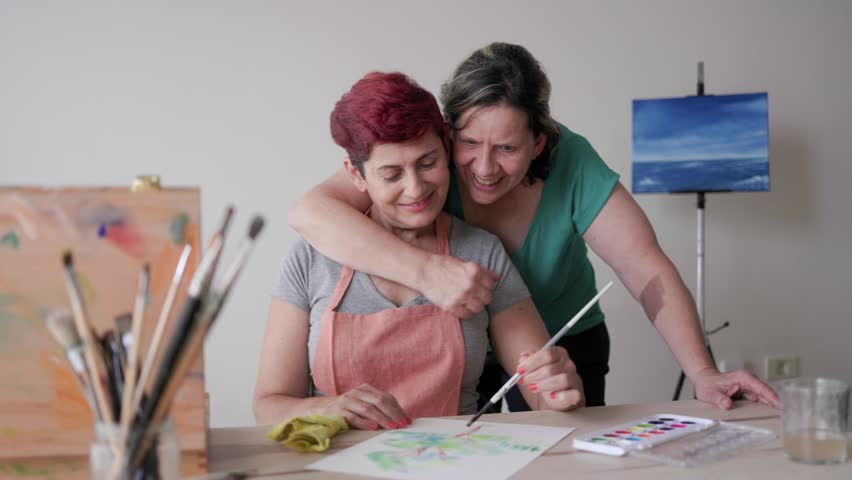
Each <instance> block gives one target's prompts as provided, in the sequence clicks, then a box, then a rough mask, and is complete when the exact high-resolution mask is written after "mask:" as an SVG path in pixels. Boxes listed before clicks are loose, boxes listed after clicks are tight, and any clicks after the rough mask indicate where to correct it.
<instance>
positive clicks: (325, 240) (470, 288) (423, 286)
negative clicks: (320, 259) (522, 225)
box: [288, 168, 498, 318]
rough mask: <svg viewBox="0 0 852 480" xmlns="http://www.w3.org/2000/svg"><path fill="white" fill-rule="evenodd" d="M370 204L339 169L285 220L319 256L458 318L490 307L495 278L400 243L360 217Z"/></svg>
mask: <svg viewBox="0 0 852 480" xmlns="http://www.w3.org/2000/svg"><path fill="white" fill-rule="evenodd" d="M370 204H371V202H370V197H369V195H368V194H366V193H364V192H361V191H359V190H358V189H356V188H355V187H354V186H353V185H352V182H351V181H350V179H349V176H348V173H347V172H346V169H345V168H341V169H340V170H339V171H338V172H337V173H335V174H334V175H333V176H331V177H329V178H328V179H326V180H325V181H324V182H322V183H320V184H319V185H317V186H315V187H314V188H312V189H311V190H310V191H308V192H307V193H306V194H305V195H304V196H303V197H302V198H301V200H299V202H298V203H297V204H296V206H295V207H293V208H292V209H291V210H290V214H289V217H288V221H289V223H290V226H291V227H292V228H293V229H294V230H296V231H297V232H299V234H301V235H302V237H304V238H305V240H307V241H308V243H310V244H311V245H312V246H313V247H314V248H316V249H317V250H319V251H320V252H321V253H322V254H323V255H325V256H327V257H329V258H331V259H333V260H335V261H337V262H339V263H342V264H344V265H346V266H349V267H350V268H352V269H354V270H358V271H361V272H365V273H369V274H371V275H377V276H379V277H382V278H386V279H388V280H392V281H394V282H397V283H400V284H403V285H405V286H407V287H409V288H412V289H414V290H417V291H418V292H421V293H422V294H423V295H424V296H425V297H426V298H428V299H429V300H430V301H431V302H432V303H434V304H435V305H438V306H439V307H441V308H443V309H445V310H447V311H449V312H451V313H452V314H454V315H455V316H457V317H459V318H467V317H469V316H470V315H472V314H474V313H476V312H478V311H480V310H482V309H483V307H484V305H487V304H488V303H490V301H491V291H492V289H493V288H494V285H495V284H496V282H497V280H498V277H497V276H496V275H495V274H494V273H492V272H490V271H489V270H487V269H485V268H483V267H481V266H479V265H478V264H476V263H473V262H466V261H463V260H459V259H457V258H453V257H450V256H448V255H441V254H439V253H432V252H427V251H425V250H421V249H419V248H417V247H415V246H412V245H411V244H409V243H406V242H404V241H403V240H400V239H399V238H397V237H396V236H394V235H393V234H392V233H391V232H389V231H388V230H386V229H384V228H382V227H381V226H379V225H377V224H376V223H375V222H373V221H370V219H368V218H367V217H366V216H365V215H363V214H362V213H361V212H363V211H365V210H366V209H367V208H369V206H370ZM340 239H346V241H340Z"/></svg>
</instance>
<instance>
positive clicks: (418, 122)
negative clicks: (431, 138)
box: [331, 72, 444, 173]
mask: <svg viewBox="0 0 852 480" xmlns="http://www.w3.org/2000/svg"><path fill="white" fill-rule="evenodd" d="M429 129H432V130H434V131H435V134H436V135H438V137H439V138H441V139H443V138H444V119H443V117H442V116H441V109H440V108H439V107H438V101H437V100H435V97H434V96H433V95H432V94H431V93H429V92H428V91H427V90H426V89H424V88H423V87H421V86H420V85H418V84H417V82H415V81H414V80H412V79H410V78H408V77H407V76H405V75H403V74H402V73H399V72H394V73H384V72H371V73H368V74H367V75H365V76H364V78H362V79H361V80H358V81H357V82H355V85H352V88H351V89H350V90H349V91H348V92H346V93H345V94H344V95H343V96H342V97H341V98H340V100H339V101H338V102H337V104H335V106H334V110H333V111H332V112H331V136H332V138H334V143H336V144H338V145H340V146H341V147H343V149H344V150H346V153H347V154H349V159H350V161H351V162H352V163H353V164H354V165H355V166H356V167H358V169H359V170H361V173H363V169H362V168H363V167H362V164H363V163H364V162H365V161H367V159H369V158H370V152H371V151H372V148H373V146H374V145H376V144H382V143H408V142H413V141H416V140H419V139H420V138H422V137H423V135H425V134H426V132H427V131H429Z"/></svg>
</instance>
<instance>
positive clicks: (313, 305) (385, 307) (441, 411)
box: [254, 72, 584, 430]
mask: <svg viewBox="0 0 852 480" xmlns="http://www.w3.org/2000/svg"><path fill="white" fill-rule="evenodd" d="M331 134H332V137H333V138H334V141H335V142H336V143H337V144H338V145H340V146H341V147H343V148H344V149H345V150H346V152H347V154H348V157H347V158H346V160H345V161H344V166H345V169H346V171H347V174H348V177H349V179H350V181H351V182H352V185H353V186H354V188H355V189H357V190H358V191H359V192H361V193H363V194H366V195H368V196H369V197H370V201H371V204H372V206H371V207H370V208H369V210H367V212H365V216H366V217H367V218H369V220H370V221H372V222H374V223H375V224H377V225H378V226H380V227H381V228H383V229H385V230H387V231H388V232H390V233H391V234H392V235H394V236H395V237H396V238H398V239H400V240H401V241H402V242H404V243H406V244H408V245H410V246H411V248H417V249H422V250H426V251H430V252H435V253H438V254H443V255H451V256H453V257H456V258H459V259H461V260H463V261H466V262H472V263H475V264H478V265H481V266H482V267H483V268H487V269H489V270H491V271H493V272H495V273H496V274H497V277H498V279H497V281H496V283H495V286H494V287H493V288H492V289H491V291H490V292H489V293H488V295H489V296H490V297H491V298H489V300H490V301H489V302H488V306H487V307H486V308H485V309H483V310H481V311H480V312H478V313H476V314H474V315H473V316H471V317H469V318H466V319H465V320H459V318H458V317H457V316H455V315H453V314H451V313H449V312H447V311H445V310H442V309H441V308H440V307H438V306H436V305H434V304H432V303H431V302H430V301H429V300H427V299H426V298H425V297H423V296H422V295H421V294H420V292H417V291H415V290H413V289H411V288H409V287H407V286H405V285H403V284H400V283H397V282H393V281H390V280H387V279H385V278H382V277H379V276H375V275H369V274H367V273H364V272H360V271H354V270H352V269H351V268H348V267H345V266H343V265H341V264H340V263H338V262H337V261H335V260H334V259H332V258H329V257H326V256H324V255H322V254H321V253H319V252H318V251H317V250H315V249H314V248H313V247H311V246H310V245H309V244H308V243H307V242H306V241H304V240H302V239H300V240H299V241H298V242H297V243H296V244H295V245H294V246H293V247H292V249H291V250H290V252H289V254H288V256H287V257H286V258H285V260H284V264H283V266H282V268H281V274H280V277H279V281H278V283H277V285H276V287H275V291H274V294H273V299H272V303H271V306H270V311H269V316H268V319H267V326H266V335H265V337H264V343H263V350H262V353H261V361H260V371H259V374H258V381H257V386H256V389H255V396H254V412H255V417H256V419H257V421H258V423H260V424H266V423H274V422H279V421H281V420H282V419H285V418H288V417H293V416H298V415H305V414H312V413H319V414H323V415H342V416H343V417H344V418H345V419H346V420H347V422H348V423H349V425H350V426H352V427H355V428H364V429H373V430H375V429H378V428H401V427H405V426H407V425H408V424H409V423H410V422H411V421H412V418H417V417H431V416H446V415H459V414H473V413H475V412H476V410H477V400H478V394H477V384H478V382H479V378H480V375H481V373H482V370H483V365H484V362H485V356H486V352H487V350H488V345H489V340H490V343H491V345H492V346H493V350H494V354H495V356H496V358H497V359H498V360H499V362H500V364H501V365H502V367H503V368H505V369H506V370H509V371H518V372H519V373H521V374H523V377H522V380H521V382H520V383H521V384H522V388H521V392H522V394H523V396H524V398H525V400H526V401H527V402H528V403H529V404H530V405H531V406H532V407H533V408H539V409H545V408H546V409H555V410H569V409H572V408H576V407H578V406H582V405H583V403H584V397H583V393H582V382H581V380H580V377H579V376H578V375H577V373H576V370H575V368H574V364H573V363H572V362H571V360H570V359H569V358H568V354H567V352H566V351H565V349H563V348H561V347H555V348H550V349H547V350H543V351H540V352H539V351H538V350H539V349H540V348H541V346H542V345H544V344H545V343H546V342H547V340H548V335H547V330H546V328H545V326H544V323H543V322H542V320H541V317H540V316H539V315H538V312H537V311H536V308H535V306H534V305H533V303H532V300H531V299H530V293H529V291H528V290H527V288H526V286H525V285H524V283H523V280H522V279H521V276H520V274H519V273H518V271H517V269H516V268H515V267H514V266H513V265H512V262H511V260H510V259H509V256H508V255H507V253H506V251H505V250H504V248H503V246H502V244H501V243H500V240H499V239H497V238H496V237H495V236H493V235H491V234H489V233H487V232H485V231H484V230H479V229H476V228H473V227H471V226H470V225H467V224H466V223H464V222H463V221H461V220H459V219H458V218H454V217H452V216H450V215H449V214H447V213H444V212H443V211H442V210H443V206H444V202H445V200H446V198H447V193H448V190H449V185H450V171H449V160H448V155H447V140H448V139H447V130H446V128H445V126H444V121H443V118H442V116H441V112H440V109H439V107H438V103H437V101H436V100H435V98H434V97H433V96H432V94H430V93H429V92H427V91H426V90H424V89H423V88H421V87H420V86H418V85H417V84H416V83H414V82H413V81H412V80H410V79H409V78H407V77H406V76H405V75H402V74H400V73H377V72H374V73H370V74H368V75H367V76H365V77H364V78H362V79H361V80H359V81H358V82H357V83H355V85H354V86H353V87H352V89H351V90H350V91H349V92H348V93H346V94H345V95H343V97H342V98H341V99H340V101H338V102H337V104H336V105H335V108H334V111H333V112H332V114H331ZM339 240H340V241H344V242H345V241H347V239H346V238H341V239H339Z"/></svg>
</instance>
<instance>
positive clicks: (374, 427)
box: [370, 423, 379, 430]
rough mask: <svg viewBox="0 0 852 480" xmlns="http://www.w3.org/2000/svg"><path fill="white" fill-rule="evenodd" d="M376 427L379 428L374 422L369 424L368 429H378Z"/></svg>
mask: <svg viewBox="0 0 852 480" xmlns="http://www.w3.org/2000/svg"><path fill="white" fill-rule="evenodd" d="M378 429H379V426H378V425H377V424H375V423H371V424H370V430H378Z"/></svg>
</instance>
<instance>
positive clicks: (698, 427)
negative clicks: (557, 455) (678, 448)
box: [574, 413, 716, 456]
mask: <svg viewBox="0 0 852 480" xmlns="http://www.w3.org/2000/svg"><path fill="white" fill-rule="evenodd" d="M715 424H716V421H715V420H711V419H709V418H699V417H687V416H684V415H674V414H668V413H661V414H657V415H652V416H650V417H645V418H642V419H639V420H636V421H633V422H629V423H623V424H621V425H617V426H615V427H612V428H608V429H606V430H600V431H597V432H594V433H591V434H588V435H584V436H582V437H579V438H575V439H574V448H576V449H577V450H586V451H589V452H596V453H603V454H606V455H616V456H620V455H626V454H627V453H629V452H631V451H639V450H646V449H649V448H652V447H654V446H656V445H659V444H661V443H665V442H669V441H671V440H675V439H677V438H681V437H684V436H686V435H689V434H691V433H695V432H700V431H702V430H706V429H708V428H710V427H712V426H713V425H715Z"/></svg>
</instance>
